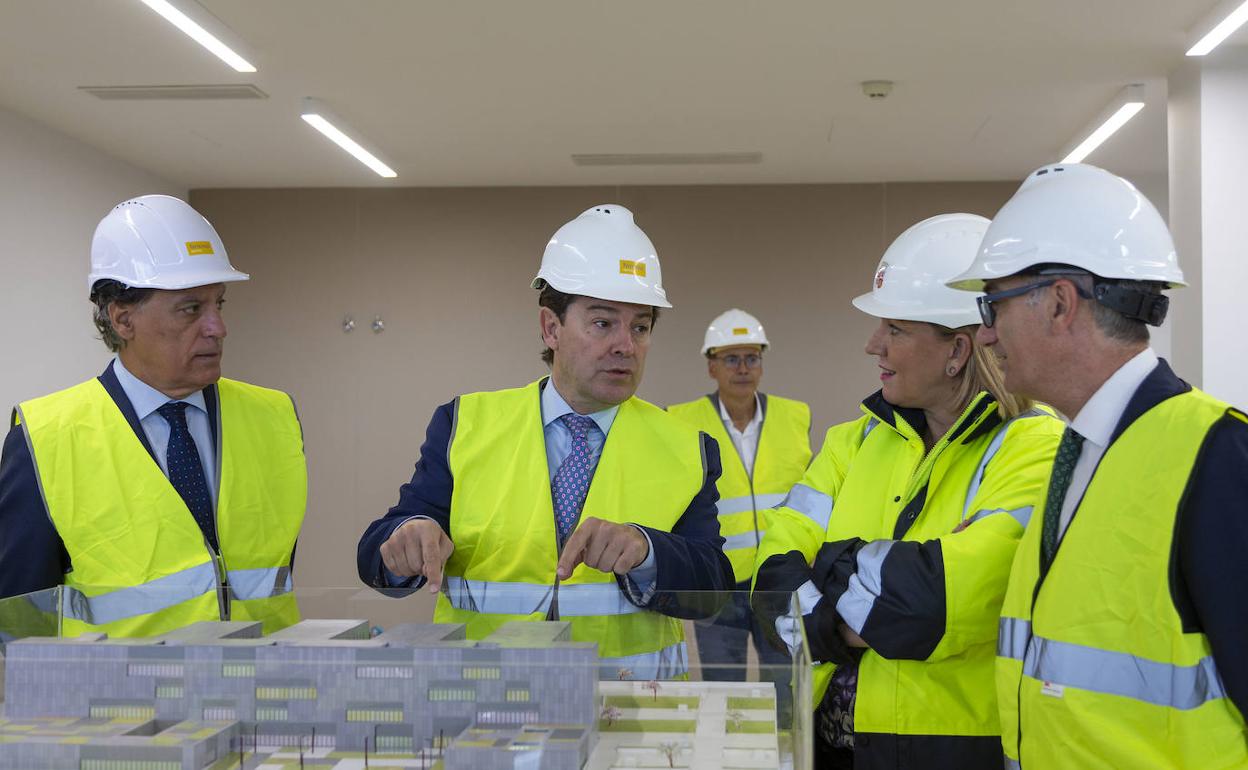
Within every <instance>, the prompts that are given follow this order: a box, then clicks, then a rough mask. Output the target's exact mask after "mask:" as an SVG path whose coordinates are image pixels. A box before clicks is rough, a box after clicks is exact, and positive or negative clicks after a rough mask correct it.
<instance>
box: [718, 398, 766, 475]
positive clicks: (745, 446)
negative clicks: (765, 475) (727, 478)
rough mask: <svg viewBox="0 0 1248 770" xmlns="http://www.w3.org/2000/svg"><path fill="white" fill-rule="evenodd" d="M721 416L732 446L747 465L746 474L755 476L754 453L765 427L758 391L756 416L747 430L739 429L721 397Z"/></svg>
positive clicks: (751, 419)
mask: <svg viewBox="0 0 1248 770" xmlns="http://www.w3.org/2000/svg"><path fill="white" fill-rule="evenodd" d="M719 418H720V419H721V420H723V421H724V428H725V429H727V431H728V438H730V439H732V446H733V448H734V449H736V450H737V456H738V457H740V458H741V464H742V465H744V466H745V475H747V476H749V477H750V478H754V455H755V454H756V453H757V452H758V434H759V433H760V432H762V427H763V402H762V400H761V399H760V398H759V397H758V394H757V393H755V394H754V416H753V417H751V418H750V421H749V423H748V424H746V426H745V430H737V426H736V424H734V423H733V421H732V417H731V416H729V414H728V408H727V407H725V406H724V399H723V398H720V399H719Z"/></svg>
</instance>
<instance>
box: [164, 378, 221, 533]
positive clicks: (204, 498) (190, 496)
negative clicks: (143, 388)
mask: <svg viewBox="0 0 1248 770" xmlns="http://www.w3.org/2000/svg"><path fill="white" fill-rule="evenodd" d="M188 406H190V404H188V403H186V402H185V401H170V402H169V403H167V404H163V405H162V406H161V407H160V408H158V409H157V410H156V412H157V413H158V414H160V416H161V417H164V418H165V421H166V422H168V423H169V446H168V448H167V449H166V451H165V467H166V468H168V470H169V483H171V484H173V488H174V489H176V490H177V491H178V494H179V495H181V496H182V501H183V502H185V503H186V507H187V508H189V509H190V511H191V515H192V516H194V517H195V523H196V524H198V525H199V528H200V530H201V531H202V532H203V533H204V537H206V538H208V542H209V543H211V544H212V548H213V550H215V551H218V552H219V551H220V548H219V547H218V545H217V523H216V520H215V519H214V518H213V511H212V496H211V495H209V493H208V482H207V480H206V479H205V478H204V466H203V463H201V462H200V460H199V448H198V447H196V446H195V439H194V438H193V437H192V436H191V431H190V430H189V429H188V428H187V427H186V408H187V407H188Z"/></svg>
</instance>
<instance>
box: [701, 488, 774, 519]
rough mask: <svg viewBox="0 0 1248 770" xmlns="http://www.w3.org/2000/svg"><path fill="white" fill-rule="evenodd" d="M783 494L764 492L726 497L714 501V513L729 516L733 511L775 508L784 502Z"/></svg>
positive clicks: (741, 511) (742, 511) (743, 511)
mask: <svg viewBox="0 0 1248 770" xmlns="http://www.w3.org/2000/svg"><path fill="white" fill-rule="evenodd" d="M784 497H785V496H784V495H783V494H779V493H776V494H766V495H754V497H750V496H749V495H743V496H741V497H726V498H724V499H722V500H720V501H718V502H717V503H715V513H716V514H717V515H719V516H730V515H732V514H734V513H745V512H746V511H753V510H759V511H765V510H767V509H768V508H775V507H776V506H778V505H781V504H783V503H784Z"/></svg>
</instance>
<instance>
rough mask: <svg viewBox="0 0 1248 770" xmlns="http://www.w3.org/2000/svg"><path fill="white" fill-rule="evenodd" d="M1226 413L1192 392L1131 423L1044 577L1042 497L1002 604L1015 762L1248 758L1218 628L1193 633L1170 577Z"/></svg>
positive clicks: (1032, 765)
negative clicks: (1188, 495) (1206, 457)
mask: <svg viewBox="0 0 1248 770" xmlns="http://www.w3.org/2000/svg"><path fill="white" fill-rule="evenodd" d="M1227 413H1228V407H1227V405H1226V404H1224V403H1222V402H1221V401H1218V400H1216V399H1214V398H1212V397H1210V396H1208V395H1206V394H1204V393H1202V392H1200V391H1198V390H1192V391H1189V392H1187V393H1184V394H1181V395H1176V396H1172V397H1170V398H1168V399H1166V400H1165V401H1162V402H1161V403H1160V404H1158V405H1157V406H1155V407H1153V408H1152V409H1150V410H1148V411H1147V412H1145V413H1144V414H1143V415H1142V416H1141V417H1139V418H1138V419H1137V420H1135V421H1134V422H1133V423H1131V425H1130V426H1129V427H1127V429H1126V430H1125V431H1124V432H1123V433H1122V435H1121V436H1119V437H1118V439H1117V440H1115V441H1114V442H1113V444H1112V445H1110V447H1109V449H1108V450H1106V452H1105V455H1104V456H1103V457H1102V458H1101V462H1100V465H1098V466H1097V469H1096V472H1095V474H1094V475H1093V477H1092V481H1091V483H1090V484H1089V485H1088V488H1087V490H1086V492H1085V493H1084V495H1083V499H1082V500H1081V501H1080V503H1079V507H1078V508H1077V509H1076V512H1075V516H1074V518H1073V519H1071V521H1070V524H1069V525H1068V528H1067V531H1066V533H1065V536H1064V537H1063V538H1062V539H1061V541H1060V543H1059V547H1058V551H1057V554H1056V555H1055V557H1054V559H1053V563H1052V564H1051V565H1050V568H1049V571H1048V573H1047V574H1046V575H1045V577H1044V579H1043V582H1040V577H1039V575H1040V534H1041V530H1042V522H1043V515H1042V513H1043V511H1044V506H1045V500H1044V499H1041V500H1039V501H1038V502H1037V503H1036V511H1037V515H1036V516H1035V517H1034V519H1033V521H1032V526H1030V527H1028V529H1027V533H1026V535H1025V536H1024V537H1023V541H1022V543H1021V545H1020V546H1019V549H1018V554H1017V557H1016V558H1015V560H1014V570H1013V572H1012V573H1011V575H1010V584H1009V591H1008V592H1007V594H1006V598H1005V604H1004V606H1003V607H1002V613H1001V614H1002V617H1001V627H1000V642H999V647H998V657H997V693H998V696H999V698H1000V702H1001V723H1002V741H1003V743H1004V745H1005V753H1006V757H1007V764H1009V765H1010V766H1011V767H1015V768H1017V767H1019V766H1020V760H1021V766H1022V767H1026V768H1027V769H1028V770H1033V769H1037V770H1038V769H1041V768H1070V767H1115V768H1117V767H1132V768H1134V767H1141V768H1142V767H1182V768H1189V767H1191V768H1196V767H1198V768H1229V767H1238V768H1242V767H1248V735H1246V734H1245V732H1244V720H1243V717H1242V715H1241V714H1240V713H1239V712H1238V710H1237V709H1236V708H1235V706H1234V704H1232V703H1231V701H1230V700H1229V699H1228V698H1227V697H1226V692H1225V690H1224V689H1223V687H1222V681H1221V679H1220V677H1219V675H1218V669H1217V665H1216V664H1215V663H1214V660H1213V656H1212V653H1211V651H1210V647H1209V640H1208V638H1207V637H1206V636H1205V635H1204V634H1203V633H1185V632H1184V630H1183V623H1182V620H1181V619H1180V616H1179V613H1178V610H1176V609H1175V606H1174V598H1173V596H1172V594H1171V586H1170V560H1171V548H1172V545H1173V540H1174V530H1175V520H1176V516H1177V514H1178V511H1179V510H1180V508H1181V507H1182V498H1183V494H1184V491H1185V490H1186V489H1187V484H1188V479H1189V477H1190V476H1191V474H1192V471H1193V468H1194V466H1195V463H1196V460H1197V457H1198V455H1199V452H1200V449H1201V446H1202V444H1203V443H1204V441H1205V437H1206V435H1207V434H1208V433H1209V429H1210V428H1211V427H1212V426H1213V425H1214V424H1215V423H1216V422H1218V420H1220V419H1222V418H1223V417H1224V416H1225V415H1227ZM1231 413H1232V414H1238V413H1235V412H1233V411H1232V412H1231ZM1240 419H1243V417H1242V415H1241V416H1240Z"/></svg>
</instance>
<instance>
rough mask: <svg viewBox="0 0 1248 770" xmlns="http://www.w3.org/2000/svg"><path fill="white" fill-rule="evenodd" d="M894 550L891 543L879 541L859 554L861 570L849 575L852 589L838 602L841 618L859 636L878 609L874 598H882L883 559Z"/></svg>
mask: <svg viewBox="0 0 1248 770" xmlns="http://www.w3.org/2000/svg"><path fill="white" fill-rule="evenodd" d="M892 549H893V541H892V540H876V541H875V542H873V543H867V544H866V545H864V546H863V547H862V549H861V550H860V551H858V571H857V572H855V573H854V574H852V575H850V576H849V588H848V589H846V591H845V593H843V594H841V598H840V600H839V601H838V602H837V603H836V611H837V612H839V613H841V619H842V620H844V621H845V624H846V625H848V626H849V627H850V628H852V629H854V633H856V634H861V633H862V627H863V625H864V624H866V622H867V616H868V615H870V614H871V609H872V608H873V607H874V606H875V599H876V597H877V596H879V595H880V591H881V590H882V588H881V586H882V585H883V579H882V578H881V576H880V573H881V571H882V570H883V568H884V559H886V558H887V557H888V552H889V551H891V550H892Z"/></svg>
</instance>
